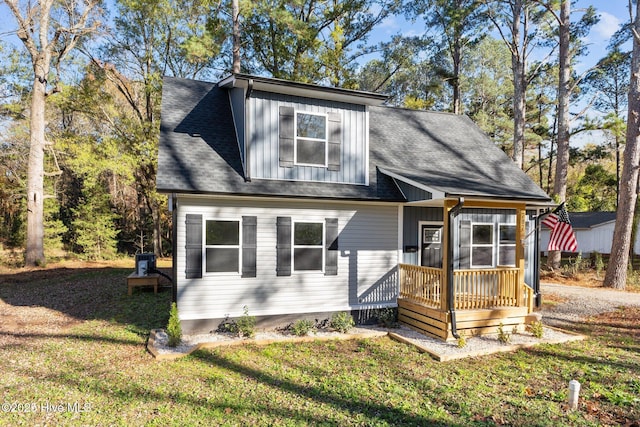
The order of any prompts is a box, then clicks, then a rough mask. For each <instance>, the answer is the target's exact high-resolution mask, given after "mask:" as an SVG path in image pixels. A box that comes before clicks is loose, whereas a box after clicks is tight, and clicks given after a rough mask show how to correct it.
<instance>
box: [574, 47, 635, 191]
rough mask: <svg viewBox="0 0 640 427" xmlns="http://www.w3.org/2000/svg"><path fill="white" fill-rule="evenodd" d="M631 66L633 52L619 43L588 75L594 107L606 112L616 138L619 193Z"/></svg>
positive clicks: (612, 133) (588, 84) (608, 125)
mask: <svg viewBox="0 0 640 427" xmlns="http://www.w3.org/2000/svg"><path fill="white" fill-rule="evenodd" d="M630 65H631V52H622V51H621V50H620V46H619V45H615V46H613V48H612V49H611V50H610V51H609V53H608V54H607V56H605V57H604V58H602V59H601V60H600V61H598V64H597V65H596V67H595V68H594V69H593V70H592V71H591V72H590V73H589V74H588V75H587V76H586V77H585V87H586V88H587V90H588V91H590V92H591V93H593V94H594V95H595V96H596V98H595V102H594V103H593V106H594V108H595V109H596V110H598V111H600V112H602V113H604V114H606V117H605V124H604V128H605V130H606V131H608V132H609V133H610V134H611V135H612V136H613V139H614V149H615V153H616V194H617V193H618V192H619V182H620V147H621V145H622V139H623V137H624V123H623V119H622V117H623V113H624V111H623V110H624V109H625V108H626V107H627V99H626V97H627V93H628V92H629V67H630Z"/></svg>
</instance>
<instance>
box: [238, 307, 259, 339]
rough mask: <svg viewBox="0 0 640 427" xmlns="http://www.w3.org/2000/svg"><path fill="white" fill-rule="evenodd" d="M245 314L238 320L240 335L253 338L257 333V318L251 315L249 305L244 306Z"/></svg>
mask: <svg viewBox="0 0 640 427" xmlns="http://www.w3.org/2000/svg"><path fill="white" fill-rule="evenodd" d="M242 309H243V310H244V315H242V317H241V318H239V319H238V321H237V322H236V323H237V325H238V335H239V336H240V337H247V338H251V337H253V336H254V335H255V334H256V318H255V317H254V316H249V307H247V306H246V305H245V306H244V307H242Z"/></svg>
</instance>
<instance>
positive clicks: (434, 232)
mask: <svg viewBox="0 0 640 427" xmlns="http://www.w3.org/2000/svg"><path fill="white" fill-rule="evenodd" d="M420 265H422V266H423V267H433V268H442V226H441V225H433V224H421V225H420Z"/></svg>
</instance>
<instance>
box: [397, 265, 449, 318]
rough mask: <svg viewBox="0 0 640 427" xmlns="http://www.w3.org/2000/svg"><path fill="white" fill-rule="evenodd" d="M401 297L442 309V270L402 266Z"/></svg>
mask: <svg viewBox="0 0 640 427" xmlns="http://www.w3.org/2000/svg"><path fill="white" fill-rule="evenodd" d="M399 267H400V297H401V298H407V299H409V300H412V301H415V302H417V303H419V304H423V305H426V306H429V307H434V308H440V295H441V294H442V288H441V285H442V283H443V279H442V278H443V274H442V269H441V268H431V267H421V266H418V265H411V264H400V265H399Z"/></svg>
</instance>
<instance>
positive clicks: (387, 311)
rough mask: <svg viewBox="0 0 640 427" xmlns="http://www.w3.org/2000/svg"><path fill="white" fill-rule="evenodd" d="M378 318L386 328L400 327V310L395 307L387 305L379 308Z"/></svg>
mask: <svg viewBox="0 0 640 427" xmlns="http://www.w3.org/2000/svg"><path fill="white" fill-rule="evenodd" d="M376 319H377V320H378V323H379V324H381V325H382V326H384V327H385V328H397V327H398V312H397V310H396V309H395V308H391V307H387V308H382V309H380V310H378V313H377V315H376Z"/></svg>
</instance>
